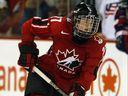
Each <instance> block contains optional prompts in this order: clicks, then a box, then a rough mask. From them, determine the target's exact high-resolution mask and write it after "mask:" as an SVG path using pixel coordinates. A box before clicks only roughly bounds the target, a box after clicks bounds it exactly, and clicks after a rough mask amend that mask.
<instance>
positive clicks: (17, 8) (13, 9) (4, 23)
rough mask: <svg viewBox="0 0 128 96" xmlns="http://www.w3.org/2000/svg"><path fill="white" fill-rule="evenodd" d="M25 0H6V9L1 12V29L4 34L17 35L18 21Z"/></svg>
mask: <svg viewBox="0 0 128 96" xmlns="http://www.w3.org/2000/svg"><path fill="white" fill-rule="evenodd" d="M23 1H24V0H22V1H20V0H15V1H14V0H13V2H12V1H10V0H7V2H6V0H4V2H6V9H5V8H4V9H2V10H3V11H2V13H1V17H2V20H1V23H0V31H1V33H2V36H12V35H15V32H16V30H17V25H18V22H19V20H20V18H21V16H22V4H23Z"/></svg>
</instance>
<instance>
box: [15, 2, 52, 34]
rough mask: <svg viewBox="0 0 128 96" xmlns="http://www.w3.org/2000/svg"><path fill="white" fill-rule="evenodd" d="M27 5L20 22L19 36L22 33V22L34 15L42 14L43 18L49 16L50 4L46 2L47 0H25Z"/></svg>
mask: <svg viewBox="0 0 128 96" xmlns="http://www.w3.org/2000/svg"><path fill="white" fill-rule="evenodd" d="M25 1H26V2H25V6H24V13H23V16H22V18H21V20H20V22H19V24H18V32H17V36H20V33H21V26H22V24H23V23H24V22H25V21H27V20H28V19H30V18H32V17H34V16H37V15H38V16H40V17H42V18H43V19H44V18H47V17H48V13H49V11H50V7H49V5H48V4H47V3H46V1H45V0H38V1H37V0H25ZM38 4H40V5H39V9H38V12H39V13H37V8H38Z"/></svg>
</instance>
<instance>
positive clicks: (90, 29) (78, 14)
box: [73, 1, 100, 41]
mask: <svg viewBox="0 0 128 96" xmlns="http://www.w3.org/2000/svg"><path fill="white" fill-rule="evenodd" d="M99 23H100V18H99V16H98V15H97V11H96V9H95V6H92V5H88V4H86V3H85V2H83V1H82V2H80V3H79V4H78V5H77V6H76V7H75V9H74V12H73V30H74V32H73V36H74V37H75V39H77V40H81V41H85V39H88V38H91V37H92V36H93V35H94V34H95V33H96V32H97V31H98V28H99Z"/></svg>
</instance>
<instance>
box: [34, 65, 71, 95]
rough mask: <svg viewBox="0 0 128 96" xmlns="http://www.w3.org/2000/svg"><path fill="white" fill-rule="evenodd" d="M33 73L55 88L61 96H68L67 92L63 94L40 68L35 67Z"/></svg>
mask: <svg viewBox="0 0 128 96" xmlns="http://www.w3.org/2000/svg"><path fill="white" fill-rule="evenodd" d="M33 72H35V73H37V74H38V75H39V76H40V77H41V78H42V79H44V80H45V81H46V82H47V83H48V84H50V85H51V86H52V87H53V88H55V89H56V90H57V91H58V92H59V93H60V94H62V95H63V96H68V95H67V94H66V93H65V92H63V91H62V90H61V89H60V88H59V87H58V86H56V84H54V83H53V82H52V80H51V79H50V78H49V77H47V76H46V75H45V74H44V73H43V72H42V71H41V70H40V69H39V68H37V67H36V66H34V67H33Z"/></svg>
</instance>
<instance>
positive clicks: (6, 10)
mask: <svg viewBox="0 0 128 96" xmlns="http://www.w3.org/2000/svg"><path fill="white" fill-rule="evenodd" d="M48 1H49V2H48ZM53 1H54V3H53V4H50V0H0V37H15V36H16V37H17V36H18V37H19V36H20V35H21V26H22V24H23V23H24V22H25V21H26V20H28V19H30V18H32V17H34V16H39V17H42V18H48V17H49V16H54V15H59V16H64V15H67V14H68V13H67V1H68V0H53Z"/></svg>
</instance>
